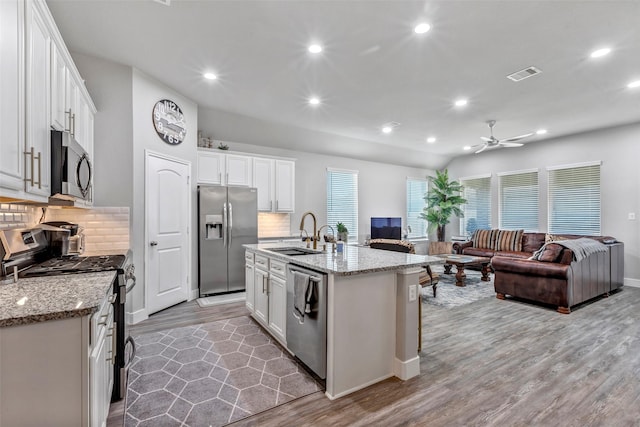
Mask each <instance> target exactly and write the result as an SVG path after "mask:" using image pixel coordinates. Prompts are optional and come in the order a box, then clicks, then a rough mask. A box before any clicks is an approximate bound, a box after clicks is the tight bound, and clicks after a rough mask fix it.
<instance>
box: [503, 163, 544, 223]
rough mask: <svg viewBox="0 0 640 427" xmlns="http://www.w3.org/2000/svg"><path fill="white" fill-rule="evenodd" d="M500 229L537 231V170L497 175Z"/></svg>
mask: <svg viewBox="0 0 640 427" xmlns="http://www.w3.org/2000/svg"><path fill="white" fill-rule="evenodd" d="M498 176H499V177H500V228H501V229H505V230H518V229H524V231H530V232H532V231H538V170H534V171H518V172H508V173H502V174H498Z"/></svg>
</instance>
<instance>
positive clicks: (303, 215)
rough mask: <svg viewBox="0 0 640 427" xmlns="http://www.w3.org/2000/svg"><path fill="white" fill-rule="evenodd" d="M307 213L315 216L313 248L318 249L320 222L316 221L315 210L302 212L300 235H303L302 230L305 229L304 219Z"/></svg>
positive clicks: (312, 216)
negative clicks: (317, 237) (317, 238)
mask: <svg viewBox="0 0 640 427" xmlns="http://www.w3.org/2000/svg"><path fill="white" fill-rule="evenodd" d="M307 215H311V218H313V234H312V236H313V249H318V241H317V240H316V235H317V234H318V228H317V227H318V222H317V221H316V216H315V215H314V214H313V212H311V211H308V212H305V213H303V214H302V219H300V235H302V231H303V230H304V219H305V218H306V217H307Z"/></svg>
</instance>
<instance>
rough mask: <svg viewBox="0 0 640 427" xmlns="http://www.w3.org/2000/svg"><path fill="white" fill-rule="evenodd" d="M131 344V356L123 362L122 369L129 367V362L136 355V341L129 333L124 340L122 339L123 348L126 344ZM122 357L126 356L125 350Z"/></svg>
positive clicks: (131, 361)
mask: <svg viewBox="0 0 640 427" xmlns="http://www.w3.org/2000/svg"><path fill="white" fill-rule="evenodd" d="M128 344H131V357H130V358H129V360H127V361H125V363H124V369H125V370H126V369H129V366H131V363H133V359H135V357H136V342H135V340H134V339H133V337H132V336H131V335H129V336H128V337H127V339H126V340H124V348H125V349H126V348H127V345H128ZM123 355H124V357H126V355H127V352H126V351H125V352H123Z"/></svg>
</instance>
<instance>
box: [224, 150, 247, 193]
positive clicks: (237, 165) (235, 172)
mask: <svg viewBox="0 0 640 427" xmlns="http://www.w3.org/2000/svg"><path fill="white" fill-rule="evenodd" d="M252 161H253V159H252V158H251V157H249V156H240V155H237V154H227V155H226V166H227V171H226V174H225V176H226V179H225V184H226V185H234V186H241V187H251V174H252V172H253V171H252V170H251V165H252Z"/></svg>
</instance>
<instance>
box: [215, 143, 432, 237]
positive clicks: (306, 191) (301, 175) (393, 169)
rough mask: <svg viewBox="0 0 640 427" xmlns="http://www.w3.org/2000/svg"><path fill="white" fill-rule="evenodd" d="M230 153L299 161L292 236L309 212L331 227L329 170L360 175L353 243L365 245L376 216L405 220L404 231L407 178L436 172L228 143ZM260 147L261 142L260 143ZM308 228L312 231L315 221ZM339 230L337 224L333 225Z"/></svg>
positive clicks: (424, 176) (309, 219)
mask: <svg viewBox="0 0 640 427" xmlns="http://www.w3.org/2000/svg"><path fill="white" fill-rule="evenodd" d="M225 143H226V144H227V145H229V149H230V150H233V151H240V152H245V153H253V154H262V155H270V156H280V157H289V158H295V159H296V196H295V197H296V211H295V213H293V214H291V234H292V235H296V236H297V235H299V234H300V219H301V218H302V214H303V213H304V212H306V211H312V212H313V213H314V214H315V215H316V217H317V219H318V227H320V226H321V225H324V224H326V223H327V203H326V202H327V181H326V172H327V168H329V167H331V168H338V169H349V170H357V171H358V231H359V236H357V237H356V236H353V235H351V233H350V235H349V239H350V240H351V239H356V238H357V239H358V241H359V242H363V241H364V239H365V238H366V235H367V234H369V232H370V227H371V221H370V218H371V217H372V216H399V217H402V224H403V227H404V226H405V225H406V216H407V201H406V194H407V187H406V180H407V177H411V178H426V176H427V175H428V174H432V173H433V171H430V170H427V169H416V168H411V167H405V166H397V165H389V164H384V163H375V162H369V161H364V160H355V159H351V158H345V157H336V156H326V155H322V154H312V153H305V152H302V151H293V150H285V149H278V148H270V147H264V146H261V145H253V144H242V143H237V142H228V141H225ZM256 143H259V141H256ZM306 221H307V222H306V223H305V228H306V229H307V230H308V231H311V230H312V227H313V225H312V222H311V218H308V219H307V220H306ZM331 225H332V226H333V227H334V229H335V226H336V225H335V224H331Z"/></svg>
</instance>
